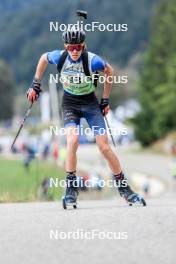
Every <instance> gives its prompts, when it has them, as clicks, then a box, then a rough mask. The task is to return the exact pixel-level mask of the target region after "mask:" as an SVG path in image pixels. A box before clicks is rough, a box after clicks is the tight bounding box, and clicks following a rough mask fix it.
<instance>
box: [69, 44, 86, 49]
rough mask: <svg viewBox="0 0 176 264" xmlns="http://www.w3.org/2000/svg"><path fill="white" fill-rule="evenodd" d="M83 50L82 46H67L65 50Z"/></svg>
mask: <svg viewBox="0 0 176 264" xmlns="http://www.w3.org/2000/svg"><path fill="white" fill-rule="evenodd" d="M82 49H83V45H82V44H73V45H71V44H67V50H68V51H74V50H77V51H81V50H82Z"/></svg>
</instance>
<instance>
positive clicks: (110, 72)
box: [102, 63, 114, 98]
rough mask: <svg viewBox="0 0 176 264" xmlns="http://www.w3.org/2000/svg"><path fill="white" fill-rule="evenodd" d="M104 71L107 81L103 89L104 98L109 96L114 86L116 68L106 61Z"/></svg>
mask: <svg viewBox="0 0 176 264" xmlns="http://www.w3.org/2000/svg"><path fill="white" fill-rule="evenodd" d="M103 72H104V74H105V77H106V81H105V83H104V91H103V96H102V98H109V95H110V92H111V88H112V83H113V75H114V70H113V68H112V66H111V65H110V64H109V63H106V66H105V69H104V71H103Z"/></svg>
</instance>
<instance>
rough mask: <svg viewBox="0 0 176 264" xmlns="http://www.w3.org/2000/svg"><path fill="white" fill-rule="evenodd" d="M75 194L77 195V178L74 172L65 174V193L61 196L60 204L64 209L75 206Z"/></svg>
mask: <svg viewBox="0 0 176 264" xmlns="http://www.w3.org/2000/svg"><path fill="white" fill-rule="evenodd" d="M77 196H78V187H77V178H76V175H74V174H69V175H67V178H66V193H65V196H63V197H62V205H63V208H64V209H67V208H68V207H72V206H73V208H74V209H76V208H77Z"/></svg>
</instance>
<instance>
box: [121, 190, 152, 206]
mask: <svg viewBox="0 0 176 264" xmlns="http://www.w3.org/2000/svg"><path fill="white" fill-rule="evenodd" d="M126 200H127V203H128V204H129V206H132V205H133V204H142V205H143V206H146V205H147V204H146V201H145V200H144V198H143V197H142V196H140V195H139V194H135V193H134V194H132V195H130V196H129V197H128V198H127V199H126Z"/></svg>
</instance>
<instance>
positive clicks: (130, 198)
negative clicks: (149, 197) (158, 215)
mask: <svg viewBox="0 0 176 264" xmlns="http://www.w3.org/2000/svg"><path fill="white" fill-rule="evenodd" d="M114 178H115V181H116V183H117V184H118V191H119V193H120V196H121V197H123V198H124V199H125V200H126V201H127V203H128V204H129V206H132V205H133V204H135V203H139V204H142V205H143V206H146V201H145V200H144V198H143V197H142V196H141V195H139V194H137V193H135V192H133V190H132V189H131V188H130V186H129V185H128V184H127V180H126V179H125V177H124V174H123V173H122V172H121V173H120V174H118V175H114ZM123 180H125V182H124V183H123V184H122V181H123ZM125 183H126V184H125ZM119 184H120V186H119Z"/></svg>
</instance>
